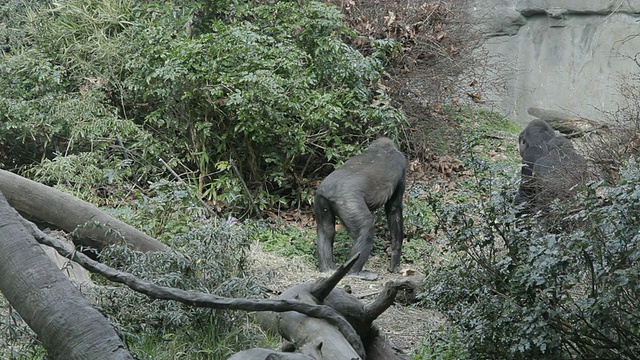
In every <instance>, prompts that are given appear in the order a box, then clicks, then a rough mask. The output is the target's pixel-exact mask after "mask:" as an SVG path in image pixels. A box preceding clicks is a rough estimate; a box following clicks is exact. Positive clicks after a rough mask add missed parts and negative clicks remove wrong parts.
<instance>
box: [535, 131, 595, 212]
mask: <svg viewBox="0 0 640 360" xmlns="http://www.w3.org/2000/svg"><path fill="white" fill-rule="evenodd" d="M547 147H548V152H547V154H546V155H545V156H543V157H541V158H539V159H538V160H537V161H536V162H535V164H534V165H533V173H534V177H535V178H537V181H538V183H539V186H540V187H541V188H542V189H544V193H543V195H544V198H545V199H546V200H551V199H553V198H557V197H562V196H566V195H567V194H568V192H569V190H570V189H571V187H573V186H574V185H576V184H577V183H579V182H580V181H581V180H582V178H583V177H584V175H585V169H586V166H587V164H586V160H585V159H584V158H583V157H582V156H581V155H580V154H578V153H577V152H576V150H575V149H574V147H573V144H571V142H570V141H569V140H567V139H566V138H564V137H559V136H558V137H555V138H553V139H551V140H549V142H548V143H547ZM541 200H542V199H541Z"/></svg>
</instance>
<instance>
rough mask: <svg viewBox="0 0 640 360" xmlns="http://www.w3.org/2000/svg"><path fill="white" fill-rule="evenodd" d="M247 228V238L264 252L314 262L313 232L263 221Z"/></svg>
mask: <svg viewBox="0 0 640 360" xmlns="http://www.w3.org/2000/svg"><path fill="white" fill-rule="evenodd" d="M248 228H249V229H250V230H249V238H250V239H251V240H254V241H258V242H260V244H261V245H262V248H263V250H265V251H269V252H273V253H276V254H279V255H282V256H286V257H292V256H296V257H301V258H303V259H304V260H305V261H308V262H310V263H312V262H314V261H315V253H316V250H315V238H316V234H315V231H314V230H311V229H303V228H300V227H298V226H295V225H289V224H285V223H273V222H264V221H262V222H254V223H250V224H248Z"/></svg>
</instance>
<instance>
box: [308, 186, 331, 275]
mask: <svg viewBox="0 0 640 360" xmlns="http://www.w3.org/2000/svg"><path fill="white" fill-rule="evenodd" d="M313 212H314V215H315V217H316V223H317V232H318V240H317V243H316V253H317V255H318V268H319V269H320V271H330V270H333V269H335V268H336V264H335V262H334V261H333V239H334V236H335V232H336V216H335V214H334V213H333V210H332V209H331V203H330V201H329V200H328V199H327V198H325V197H324V196H322V195H316V200H315V204H314V206H313Z"/></svg>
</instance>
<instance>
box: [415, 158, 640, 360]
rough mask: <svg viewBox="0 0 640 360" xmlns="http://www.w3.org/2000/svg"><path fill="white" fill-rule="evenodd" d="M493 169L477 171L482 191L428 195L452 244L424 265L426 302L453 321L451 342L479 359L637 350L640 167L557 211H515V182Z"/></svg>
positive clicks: (622, 354)
mask: <svg viewBox="0 0 640 360" xmlns="http://www.w3.org/2000/svg"><path fill="white" fill-rule="evenodd" d="M491 168H492V167H491V166H489V167H487V166H485V165H481V166H480V169H481V170H482V171H481V172H480V173H484V174H491V175H490V176H486V177H485V176H480V177H477V186H476V187H475V188H474V191H475V192H476V193H477V194H479V195H480V196H476V197H468V198H466V200H465V202H460V203H451V202H447V203H445V202H443V201H442V198H441V197H439V196H437V194H436V196H433V197H432V198H430V199H429V203H430V204H431V205H432V206H433V207H434V209H435V212H436V213H437V214H439V217H440V221H439V224H438V229H439V230H440V231H441V233H443V234H444V235H445V238H443V239H442V241H443V242H444V243H443V244H442V247H441V248H443V249H449V250H448V251H446V253H445V255H444V256H441V257H440V262H439V264H434V265H432V267H431V268H428V269H427V271H426V273H427V274H429V275H428V277H427V283H428V285H427V287H426V289H425V293H424V300H425V302H426V303H427V304H430V305H431V306H435V307H436V308H437V309H438V310H440V311H441V312H442V313H444V314H446V315H447V316H448V317H449V319H450V320H451V322H452V324H453V325H454V327H455V337H453V338H449V340H448V341H447V343H449V344H464V347H465V349H466V351H467V353H468V354H474V358H479V359H496V358H499V359H532V358H554V359H556V358H620V359H632V358H637V357H638V355H639V351H640V350H639V349H640V340H639V338H638V329H639V328H640V323H639V322H638V319H639V318H640V316H639V315H640V313H639V312H638V308H637V306H636V304H637V302H638V300H639V299H638V297H639V296H640V285H639V284H640V282H639V281H638V280H639V278H638V277H639V275H638V274H639V270H640V269H639V268H638V266H639V265H638V262H637V261H635V260H636V259H637V257H638V251H639V250H638V237H637V229H638V227H639V225H640V224H638V219H639V218H640V216H639V214H638V209H640V206H638V204H640V190H639V189H638V184H637V181H636V179H637V178H638V176H639V175H640V169H639V168H638V167H637V166H636V165H635V164H631V165H630V167H629V169H628V170H627V171H626V172H625V173H624V175H623V180H622V181H621V183H620V184H619V185H618V186H616V187H611V188H601V187H599V184H594V185H593V186H592V187H591V188H589V189H585V191H583V192H580V193H579V196H580V198H579V199H578V200H577V204H579V205H576V202H575V201H576V200H574V202H572V203H567V204H562V203H556V204H555V205H554V206H553V207H552V210H551V211H553V212H554V214H555V216H553V217H549V214H545V217H544V219H543V218H538V217H523V218H518V219H516V218H515V216H514V209H512V207H511V202H512V200H513V196H514V189H516V186H515V185H516V184H515V181H514V179H513V178H508V177H505V176H504V175H500V174H504V173H505V172H504V171H501V170H498V171H491ZM596 190H598V194H600V192H601V191H604V194H605V195H604V199H606V200H605V201H603V198H602V197H600V195H598V196H597V195H596ZM576 206H578V207H579V211H575V208H576ZM568 209H572V210H573V211H571V212H569V211H568ZM564 214H571V215H564ZM548 219H553V221H554V222H553V223H549V221H548Z"/></svg>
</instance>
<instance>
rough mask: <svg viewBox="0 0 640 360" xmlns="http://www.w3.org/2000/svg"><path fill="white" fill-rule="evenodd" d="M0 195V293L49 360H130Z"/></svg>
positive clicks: (105, 323)
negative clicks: (26, 326)
mask: <svg viewBox="0 0 640 360" xmlns="http://www.w3.org/2000/svg"><path fill="white" fill-rule="evenodd" d="M21 221H22V218H21V216H20V215H18V213H17V212H16V211H15V209H13V208H11V206H9V204H8V202H7V201H6V199H5V197H4V196H3V195H2V193H1V192H0V229H1V230H0V292H2V294H4V296H5V297H6V299H7V300H8V301H9V303H10V304H11V306H13V307H14V308H15V309H16V311H17V312H18V313H19V314H20V316H21V317H22V318H23V319H24V320H25V322H26V323H27V324H28V325H29V327H30V328H31V329H32V330H33V331H34V332H35V333H36V334H37V335H38V339H39V340H40V341H41V342H42V346H43V347H44V348H45V349H46V350H47V353H48V356H49V357H50V358H52V359H73V360H76V359H106V360H129V359H133V357H132V356H131V354H130V353H129V351H128V350H127V349H126V348H125V346H124V344H123V343H122V341H121V340H120V338H119V337H118V334H117V333H116V331H115V330H114V329H113V327H112V326H111V324H110V323H109V321H107V319H106V318H105V317H104V316H102V314H100V313H99V312H98V311H96V310H95V309H94V308H93V307H91V305H90V304H89V303H88V302H87V301H86V300H85V299H84V298H83V297H82V294H80V292H79V291H78V289H76V287H75V286H73V284H71V282H69V279H67V278H66V277H65V276H64V275H63V274H62V273H61V272H60V271H59V270H58V268H57V267H56V266H55V265H54V264H53V262H51V261H50V260H49V258H48V257H47V255H46V254H45V252H44V251H43V250H42V248H41V247H40V246H39V244H38V243H37V242H36V241H35V240H34V237H33V236H32V235H31V234H30V233H29V231H27V229H26V228H25V226H24V225H23V223H22V222H21Z"/></svg>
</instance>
